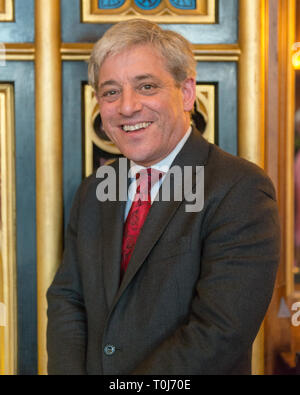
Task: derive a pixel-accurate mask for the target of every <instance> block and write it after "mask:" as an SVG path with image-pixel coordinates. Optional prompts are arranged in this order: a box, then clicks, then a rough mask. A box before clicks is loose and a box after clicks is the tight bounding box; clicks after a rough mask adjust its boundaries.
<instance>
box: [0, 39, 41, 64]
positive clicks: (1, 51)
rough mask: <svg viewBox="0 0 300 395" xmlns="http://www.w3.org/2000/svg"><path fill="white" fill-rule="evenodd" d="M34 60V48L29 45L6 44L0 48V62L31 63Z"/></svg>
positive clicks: (32, 45)
mask: <svg viewBox="0 0 300 395" xmlns="http://www.w3.org/2000/svg"><path fill="white" fill-rule="evenodd" d="M34 59H35V46H34V44H30V43H21V44H19V43H13V44H12V43H7V44H4V43H3V44H2V46H1V47H0V61H3V60H4V61H6V60H8V61H9V60H16V61H26V60H28V61H32V60H34Z"/></svg>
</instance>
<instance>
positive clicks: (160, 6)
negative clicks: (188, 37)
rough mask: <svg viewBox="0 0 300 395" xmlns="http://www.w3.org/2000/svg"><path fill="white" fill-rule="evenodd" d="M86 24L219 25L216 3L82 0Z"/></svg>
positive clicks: (207, 0) (198, 0)
mask: <svg viewBox="0 0 300 395" xmlns="http://www.w3.org/2000/svg"><path fill="white" fill-rule="evenodd" d="M81 8H82V21H83V22H89V23H115V22H119V21H122V20H129V19H132V18H140V17H143V18H146V19H148V20H152V21H154V22H157V23H172V24H174V23H185V24H186V23H216V19H217V18H216V11H217V10H216V1H215V0H81Z"/></svg>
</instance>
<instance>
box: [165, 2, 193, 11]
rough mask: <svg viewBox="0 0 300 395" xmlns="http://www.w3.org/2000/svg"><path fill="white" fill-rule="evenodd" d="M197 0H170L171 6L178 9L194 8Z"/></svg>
mask: <svg viewBox="0 0 300 395" xmlns="http://www.w3.org/2000/svg"><path fill="white" fill-rule="evenodd" d="M196 1H197V0H170V3H171V4H172V6H173V7H175V8H178V9H180V10H194V9H195V8H196Z"/></svg>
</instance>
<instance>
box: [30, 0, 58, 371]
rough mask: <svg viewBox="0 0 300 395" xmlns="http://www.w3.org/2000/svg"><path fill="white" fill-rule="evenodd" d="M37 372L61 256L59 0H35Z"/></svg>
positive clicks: (42, 363) (43, 367) (43, 366)
mask: <svg viewBox="0 0 300 395" xmlns="http://www.w3.org/2000/svg"><path fill="white" fill-rule="evenodd" d="M35 15H36V21H35V23H36V26H35V37H36V56H35V57H36V69H35V70H36V220H37V228H36V229H37V302H38V303H37V304H38V372H39V374H47V351H46V329H47V300H46V292H47V289H48V288H49V286H50V284H51V282H52V280H53V277H54V274H55V272H56V270H57V268H58V266H59V263H60V261H61V258H62V234H63V197H62V194H63V192H62V109H61V103H62V86H61V83H62V76H61V56H60V44H61V43H60V0H51V1H49V0H38V1H36V2H35Z"/></svg>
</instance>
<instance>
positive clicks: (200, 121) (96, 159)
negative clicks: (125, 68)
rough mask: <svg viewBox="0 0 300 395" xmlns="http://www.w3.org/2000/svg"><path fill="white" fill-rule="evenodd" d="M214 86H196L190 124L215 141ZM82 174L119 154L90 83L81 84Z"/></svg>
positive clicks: (91, 170) (89, 172)
mask: <svg viewBox="0 0 300 395" xmlns="http://www.w3.org/2000/svg"><path fill="white" fill-rule="evenodd" d="M215 88H216V87H215V85H213V84H211V85H205V84H198V85H197V88H196V89H197V99H196V103H195V106H194V111H193V114H192V123H193V124H194V125H195V126H196V127H197V129H198V130H200V131H201V133H202V134H203V136H204V137H205V138H207V140H208V141H210V142H211V143H214V142H215V141H216V136H215V134H216V129H215V123H216V122H215V118H216V113H215V112H216V101H215V99H216V98H215V91H216V89H215ZM83 133H84V164H83V166H84V175H85V177H87V176H89V175H90V174H91V173H92V172H93V171H95V170H96V169H97V168H98V167H99V166H101V165H103V164H105V162H106V161H107V160H108V159H111V158H115V157H117V156H120V155H121V153H120V151H119V149H118V148H117V147H116V146H115V144H114V143H113V142H112V141H111V140H109V139H108V137H107V136H106V134H105V132H104V130H103V129H102V124H101V117H100V114H99V107H98V103H97V100H96V98H95V95H94V91H93V89H92V87H91V86H89V85H85V86H84V131H83Z"/></svg>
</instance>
